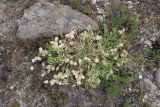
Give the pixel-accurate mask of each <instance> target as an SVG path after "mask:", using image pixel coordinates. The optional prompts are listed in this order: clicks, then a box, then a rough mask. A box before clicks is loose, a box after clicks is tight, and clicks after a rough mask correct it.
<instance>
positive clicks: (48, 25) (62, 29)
mask: <svg viewBox="0 0 160 107" xmlns="http://www.w3.org/2000/svg"><path fill="white" fill-rule="evenodd" d="M18 24H19V29H18V32H17V36H18V37H19V38H20V39H23V40H25V39H36V38H40V37H46V36H51V35H60V34H61V33H68V32H70V30H71V29H72V28H73V27H76V28H77V29H78V30H79V31H83V30H86V28H87V27H88V25H92V26H93V28H94V29H98V25H97V23H96V22H95V21H93V20H92V19H91V18H89V17H88V16H86V15H84V14H82V13H80V12H78V11H75V10H73V9H71V8H70V7H68V6H64V5H61V4H54V3H50V2H46V1H41V2H38V3H35V4H34V5H33V6H31V7H30V8H29V9H27V10H25V12H24V16H23V17H22V18H21V19H20V20H18Z"/></svg>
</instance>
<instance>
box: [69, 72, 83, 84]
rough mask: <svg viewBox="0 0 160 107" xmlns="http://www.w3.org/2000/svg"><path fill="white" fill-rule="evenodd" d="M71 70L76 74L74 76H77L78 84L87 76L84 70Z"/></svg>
mask: <svg viewBox="0 0 160 107" xmlns="http://www.w3.org/2000/svg"><path fill="white" fill-rule="evenodd" d="M71 72H72V74H73V75H74V77H75V78H76V81H77V85H81V84H82V80H83V79H84V78H85V76H84V75H83V72H82V71H78V70H72V71H71Z"/></svg>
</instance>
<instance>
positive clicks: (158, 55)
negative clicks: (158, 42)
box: [154, 49, 160, 60]
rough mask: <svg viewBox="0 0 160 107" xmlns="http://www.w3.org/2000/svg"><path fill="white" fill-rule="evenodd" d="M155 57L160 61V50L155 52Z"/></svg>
mask: <svg viewBox="0 0 160 107" xmlns="http://www.w3.org/2000/svg"><path fill="white" fill-rule="evenodd" d="M154 57H155V59H157V60H160V49H159V50H156V51H155V53H154Z"/></svg>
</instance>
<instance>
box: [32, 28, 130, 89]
mask: <svg viewBox="0 0 160 107" xmlns="http://www.w3.org/2000/svg"><path fill="white" fill-rule="evenodd" d="M104 34H105V35H103V36H100V35H97V34H96V33H95V32H94V31H93V29H92V27H91V26H89V27H88V29H87V31H84V32H82V33H80V34H78V33H77V32H76V30H72V31H71V32H70V33H68V34H66V35H65V36H57V37H55V38H54V40H53V41H50V43H49V44H47V45H46V46H45V48H44V49H42V48H39V56H38V57H35V58H34V59H32V62H33V63H35V62H36V61H42V66H43V68H44V70H43V72H42V75H41V76H42V77H43V76H45V75H47V74H49V73H50V72H54V75H53V79H51V80H46V81H44V83H46V84H47V83H50V84H51V85H54V84H58V85H66V84H68V83H69V81H70V80H72V81H73V80H76V81H75V83H76V84H77V85H81V84H82V83H83V82H84V83H88V84H89V85H90V86H92V87H94V88H96V87H97V86H99V85H100V84H101V81H102V79H109V78H110V77H111V76H112V75H114V71H116V70H118V69H119V68H121V67H122V66H124V64H126V62H127V61H128V53H127V51H126V50H124V44H123V41H122V39H121V36H122V35H121V34H119V33H118V31H116V30H113V32H111V33H109V32H106V31H105V33H104Z"/></svg>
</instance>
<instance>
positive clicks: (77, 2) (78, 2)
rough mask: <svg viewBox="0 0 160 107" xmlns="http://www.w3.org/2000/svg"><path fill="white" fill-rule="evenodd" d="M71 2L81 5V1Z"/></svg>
mask: <svg viewBox="0 0 160 107" xmlns="http://www.w3.org/2000/svg"><path fill="white" fill-rule="evenodd" d="M73 2H74V3H75V4H76V5H80V4H81V0H73Z"/></svg>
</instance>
